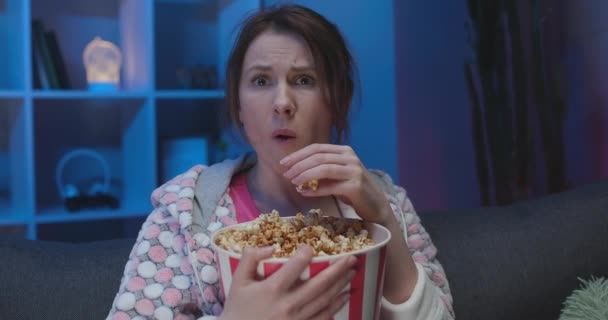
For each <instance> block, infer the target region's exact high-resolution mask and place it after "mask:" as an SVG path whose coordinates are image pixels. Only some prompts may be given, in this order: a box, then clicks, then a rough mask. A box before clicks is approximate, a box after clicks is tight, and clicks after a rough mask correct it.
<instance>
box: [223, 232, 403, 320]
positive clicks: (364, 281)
mask: <svg viewBox="0 0 608 320" xmlns="http://www.w3.org/2000/svg"><path fill="white" fill-rule="evenodd" d="M248 223H250V222H246V223H241V224H237V225H233V226H229V227H226V228H222V229H220V230H217V231H216V232H215V233H214V234H213V235H212V238H211V239H212V241H211V242H212V246H213V248H214V250H215V257H216V262H217V268H218V270H219V274H220V285H221V287H222V290H223V291H224V293H225V296H226V297H228V296H229V291H230V284H231V283H232V275H233V274H234V272H235V271H236V268H237V267H238V265H239V261H240V258H241V255H240V254H239V253H235V252H232V251H228V250H225V249H223V248H220V247H219V246H218V245H216V242H215V239H216V236H217V235H218V234H219V233H221V232H222V231H226V230H228V229H232V228H244V227H245V226H246V224H248ZM363 226H364V228H365V229H367V231H368V234H369V237H370V238H371V239H373V240H374V243H375V244H374V245H373V246H371V247H367V248H365V249H361V250H356V251H352V252H347V253H342V254H337V255H328V256H317V257H314V258H313V259H312V262H311V264H310V265H309V266H308V268H306V269H305V270H304V272H303V273H302V275H301V278H302V279H303V280H306V279H310V278H312V277H314V276H315V275H316V274H318V273H319V272H321V271H323V269H325V268H327V267H329V266H330V265H331V264H332V263H334V262H336V261H337V260H339V259H340V258H343V257H345V256H349V255H354V256H355V257H357V264H356V266H355V270H356V274H355V277H354V278H353V279H352V280H351V282H350V283H349V284H348V285H347V287H346V288H345V289H344V290H345V291H346V290H350V292H351V295H350V300H349V301H348V302H347V303H346V304H345V305H344V306H343V307H342V309H340V310H339V311H338V312H337V313H336V314H335V315H334V317H333V319H334V320H370V319H379V317H380V299H381V297H382V287H383V283H384V267H385V262H386V244H387V243H388V241H389V240H390V238H391V233H390V231H389V230H388V229H386V228H385V227H383V226H381V225H378V224H374V223H370V222H363ZM288 259H289V258H269V259H266V260H263V261H262V262H260V263H259V264H258V268H257V272H258V275H259V276H260V277H262V278H266V277H268V276H270V275H271V274H273V273H274V272H275V271H277V270H278V269H279V268H281V267H282V266H283V265H284V264H285V263H286V262H287V261H288Z"/></svg>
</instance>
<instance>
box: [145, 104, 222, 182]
mask: <svg viewBox="0 0 608 320" xmlns="http://www.w3.org/2000/svg"><path fill="white" fill-rule="evenodd" d="M221 108H222V100H209V99H198V100H190V99H188V100H184V99H159V100H157V102H156V118H157V123H156V135H157V139H158V140H157V141H158V146H157V150H158V155H157V158H158V171H157V175H158V177H159V181H158V183H159V184H160V183H163V182H165V181H166V180H168V179H170V178H173V177H174V176H175V175H176V174H179V173H182V172H184V171H186V170H188V169H190V167H191V166H193V165H195V164H205V165H208V164H211V163H213V162H214V160H215V156H216V153H215V147H214V146H215V145H216V144H217V142H218V138H219V136H220V134H221V128H222V125H221V122H222V116H221V113H220V110H221ZM176 124H179V125H176ZM199 149H203V150H199Z"/></svg>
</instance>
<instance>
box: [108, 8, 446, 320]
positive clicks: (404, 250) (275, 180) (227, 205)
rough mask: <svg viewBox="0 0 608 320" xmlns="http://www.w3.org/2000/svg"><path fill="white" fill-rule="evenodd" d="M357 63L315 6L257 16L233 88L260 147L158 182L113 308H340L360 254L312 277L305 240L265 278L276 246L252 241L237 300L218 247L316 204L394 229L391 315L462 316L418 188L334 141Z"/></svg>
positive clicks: (385, 313) (232, 68) (318, 315)
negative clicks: (416, 196)
mask: <svg viewBox="0 0 608 320" xmlns="http://www.w3.org/2000/svg"><path fill="white" fill-rule="evenodd" d="M353 68H354V67H353V63H352V58H351V55H350V53H349V51H348V50H347V48H346V45H345V43H344V39H343V38H342V36H341V35H340V32H339V31H338V30H337V28H336V27H335V26H334V25H333V24H331V23H330V22H328V21H327V20H326V19H325V18H324V17H322V16H321V15H319V14H318V13H316V12H314V11H312V10H310V9H307V8H304V7H301V6H295V5H285V6H279V7H273V8H270V9H264V10H262V11H260V12H257V13H255V14H254V15H252V16H251V17H250V18H249V19H248V20H246V21H245V22H244V25H243V26H242V28H241V32H240V34H239V37H238V39H237V42H236V44H235V47H234V48H233V51H232V52H231V56H230V60H229V63H228V68H227V74H226V81H227V90H226V91H227V100H228V105H229V109H230V114H231V118H232V121H233V122H234V124H235V125H236V126H238V127H239V128H240V129H241V131H242V133H243V134H244V136H245V137H246V138H247V140H248V141H249V143H250V144H251V146H252V147H253V149H254V150H255V153H251V154H246V155H244V156H242V157H241V158H239V159H237V160H227V161H224V162H222V163H219V164H216V165H214V166H211V167H208V168H206V167H202V166H197V167H194V168H192V169H191V170H190V171H188V172H186V173H184V174H182V175H180V176H178V177H176V178H174V179H173V180H172V181H170V182H168V183H167V184H165V185H163V186H161V187H160V188H159V189H157V190H156V191H154V192H153V194H152V201H153V204H154V207H155V209H154V211H153V212H152V213H151V214H150V216H149V217H148V219H147V220H146V222H145V223H144V224H143V227H142V230H141V232H140V234H139V236H138V238H137V242H136V244H135V246H134V248H133V251H132V252H131V255H130V258H129V261H128V263H127V265H126V267H125V274H124V277H123V279H122V283H121V285H120V289H119V292H118V294H117V295H116V298H115V300H114V304H113V306H112V310H111V312H110V315H109V316H108V318H109V319H134V318H137V317H138V316H139V317H156V318H158V319H192V318H194V317H201V316H202V319H216V317H219V319H222V320H231V319H247V318H255V319H329V318H331V315H333V314H334V313H336V312H337V311H338V310H339V309H340V307H341V306H342V305H343V304H344V303H345V302H346V301H347V298H348V296H347V294H348V293H342V294H341V293H340V292H341V291H342V289H343V288H344V287H345V285H346V284H347V283H348V282H349V281H350V279H351V278H352V276H353V271H352V269H353V266H354V261H352V260H355V259H352V260H350V259H346V258H345V259H343V260H341V261H340V262H339V263H335V264H333V265H332V266H331V267H329V268H327V269H326V270H324V271H323V272H321V273H320V274H318V275H317V276H315V277H314V278H312V279H310V280H308V281H305V282H301V281H298V276H299V275H300V274H301V272H302V271H303V270H304V269H305V268H306V266H307V265H308V263H309V262H310V260H311V259H312V251H311V249H310V248H309V247H303V248H301V249H299V250H298V252H297V253H296V255H295V256H294V257H293V258H292V259H290V261H289V262H288V263H287V264H286V265H285V266H284V267H283V268H281V269H280V270H278V271H277V272H276V273H275V274H273V275H272V276H271V277H269V278H268V279H266V280H259V279H257V278H256V276H255V268H256V265H257V263H258V262H259V261H260V260H262V259H265V258H268V257H270V256H271V254H272V248H270V249H269V248H266V249H246V250H245V252H244V255H243V259H242V261H241V263H240V264H239V267H238V268H237V270H236V273H235V275H234V278H233V283H232V286H231V289H230V290H231V291H230V297H229V299H227V300H225V297H224V295H223V292H221V290H220V287H219V282H218V272H217V269H216V264H215V261H214V255H213V252H212V251H211V248H210V246H209V244H210V238H209V236H210V234H211V233H212V232H213V231H215V230H218V229H219V228H221V227H223V226H226V225H231V224H234V223H237V222H244V221H249V220H252V219H254V218H256V217H257V216H258V215H259V213H260V212H270V211H272V210H273V209H276V210H278V211H279V212H280V213H281V214H285V215H293V214H294V213H296V212H307V211H308V210H310V209H313V208H314V209H317V208H318V209H321V210H322V211H323V213H324V214H326V215H332V216H343V217H355V218H360V219H363V220H367V221H371V222H375V223H379V224H382V225H384V226H385V227H387V228H388V229H390V230H391V232H392V234H393V235H394V236H393V238H392V240H391V241H390V242H389V244H388V248H387V265H386V274H385V278H386V280H385V283H384V292H383V298H382V311H381V312H382V316H381V318H382V319H453V317H454V315H453V312H452V308H451V303H452V298H451V295H450V291H449V286H448V283H447V280H446V278H445V274H444V271H443V269H442V267H441V265H440V264H439V262H438V261H437V260H436V259H435V255H436V249H435V247H434V246H433V244H432V243H431V241H430V239H429V236H428V234H427V233H426V232H425V230H424V228H423V227H422V226H421V225H420V220H419V218H418V216H417V215H416V213H415V212H414V209H413V208H412V204H411V202H410V201H409V199H408V198H407V197H406V195H405V191H404V190H403V189H402V188H401V187H398V186H395V185H393V184H392V182H391V180H390V178H389V177H388V175H386V174H384V173H382V172H381V171H372V170H368V169H366V168H365V167H364V166H363V164H362V163H361V161H360V160H359V158H358V157H357V155H356V153H355V152H354V151H353V150H352V149H351V148H350V147H348V146H343V145H337V144H332V143H330V142H332V141H334V142H336V141H341V139H342V138H344V137H345V136H346V135H347V134H348V113H349V108H350V104H351V100H352V96H353V91H354V85H353V83H354V81H353V74H354V72H353ZM311 180H318V181H319V186H318V188H317V189H316V190H312V189H307V188H304V189H301V188H296V186H298V185H301V184H303V183H305V182H307V181H311ZM400 235H403V236H400ZM406 239H407V243H406ZM408 245H409V247H408ZM262 292H263V293H264V294H260V293H262Z"/></svg>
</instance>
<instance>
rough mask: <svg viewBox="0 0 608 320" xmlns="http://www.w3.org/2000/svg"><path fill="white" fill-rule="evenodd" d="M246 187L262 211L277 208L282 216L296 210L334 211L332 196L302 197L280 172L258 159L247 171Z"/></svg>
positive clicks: (329, 212)
mask: <svg viewBox="0 0 608 320" xmlns="http://www.w3.org/2000/svg"><path fill="white" fill-rule="evenodd" d="M247 187H248V189H249V192H250V193H251V196H252V198H253V200H254V202H255V204H256V206H257V207H258V209H259V210H260V211H262V213H268V212H271V211H272V210H277V211H279V213H280V214H281V215H282V216H293V215H295V214H296V213H298V212H302V213H306V212H308V210H310V209H321V210H323V212H324V213H326V214H330V215H331V214H332V212H333V211H336V206H335V203H334V200H333V198H332V197H318V198H308V197H303V196H302V195H301V194H300V193H299V192H298V191H297V190H296V187H295V185H293V183H291V181H289V180H288V179H286V178H285V177H283V175H282V173H280V172H278V171H277V170H276V169H275V168H272V167H270V166H268V165H265V164H264V163H263V162H261V161H259V159H258V161H257V163H256V164H255V165H254V166H253V167H252V168H251V169H250V170H249V172H248V173H247Z"/></svg>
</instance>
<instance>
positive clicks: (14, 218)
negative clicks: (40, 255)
mask: <svg viewBox="0 0 608 320" xmlns="http://www.w3.org/2000/svg"><path fill="white" fill-rule="evenodd" d="M11 211H12V209H11V207H10V206H9V203H8V201H6V199H0V226H6V225H19V224H27V219H26V217H25V215H17V214H15V212H11ZM0 236H1V235H0Z"/></svg>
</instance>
